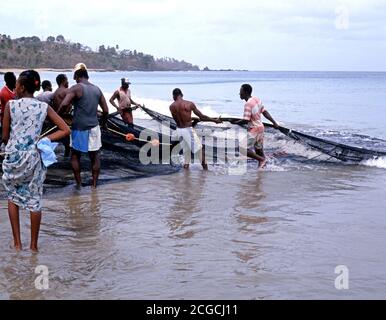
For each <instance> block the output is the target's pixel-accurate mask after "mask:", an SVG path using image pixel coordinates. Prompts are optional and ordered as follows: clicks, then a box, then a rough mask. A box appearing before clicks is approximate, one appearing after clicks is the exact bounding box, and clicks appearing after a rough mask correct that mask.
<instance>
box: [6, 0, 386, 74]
mask: <svg viewBox="0 0 386 320" xmlns="http://www.w3.org/2000/svg"><path fill="white" fill-rule="evenodd" d="M385 21H386V0H286V1H284V0H276V1H272V0H237V1H236V0H220V1H213V0H157V1H156V0H108V1H96V0H82V1H79V0H66V1H41V0H34V1H29V2H27V1H19V0H14V1H8V2H4V1H3V2H2V4H1V10H0V33H1V34H7V35H10V36H11V37H12V38H16V37H21V36H32V35H36V36H38V37H40V38H43V39H46V38H47V37H48V36H50V35H53V36H57V35H59V34H62V35H63V36H64V37H65V38H66V39H68V40H71V41H73V42H80V43H82V44H85V45H88V46H90V47H91V48H93V49H94V50H96V48H97V47H98V46H99V45H102V44H104V45H106V46H107V45H110V46H115V45H119V47H120V49H130V50H134V49H136V50H137V51H142V52H144V53H148V54H152V55H154V56H155V57H158V58H160V57H173V58H176V59H179V60H182V59H183V60H185V61H188V62H191V63H193V64H197V65H199V66H200V67H201V68H204V67H206V66H208V67H209V68H211V69H247V70H298V71H304V70H311V71H340V70H343V71H386V23H385Z"/></svg>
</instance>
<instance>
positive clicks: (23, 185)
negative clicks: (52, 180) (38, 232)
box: [3, 98, 48, 211]
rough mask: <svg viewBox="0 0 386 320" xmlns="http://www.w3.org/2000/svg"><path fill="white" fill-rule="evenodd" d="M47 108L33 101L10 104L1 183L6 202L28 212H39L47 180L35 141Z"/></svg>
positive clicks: (25, 100) (39, 132)
mask: <svg viewBox="0 0 386 320" xmlns="http://www.w3.org/2000/svg"><path fill="white" fill-rule="evenodd" d="M47 108H48V105H47V104H46V103H45V102H40V101H38V100H36V99H34V98H23V99H19V100H13V101H11V102H10V114H11V130H10V137H9V141H8V143H7V146H6V148H5V152H6V156H5V159H4V161H3V184H4V187H5V189H6V191H7V194H8V199H9V200H10V201H11V202H13V203H14V204H16V205H18V206H20V207H22V208H24V209H27V210H29V211H40V210H41V200H42V195H43V182H44V180H45V178H46V171H47V170H46V168H45V167H44V165H43V163H42V160H41V157H40V153H39V151H38V149H37V142H38V140H39V135H40V134H41V131H42V126H43V122H44V120H45V119H46V116H47Z"/></svg>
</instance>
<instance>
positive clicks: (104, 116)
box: [99, 92, 109, 127]
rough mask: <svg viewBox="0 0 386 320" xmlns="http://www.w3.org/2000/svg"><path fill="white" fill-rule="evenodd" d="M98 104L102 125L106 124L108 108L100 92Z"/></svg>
mask: <svg viewBox="0 0 386 320" xmlns="http://www.w3.org/2000/svg"><path fill="white" fill-rule="evenodd" d="M99 106H100V107H101V108H102V126H103V127H104V126H105V125H106V121H107V116H108V115H109V108H108V106H107V103H106V99H105V96H104V95H103V93H102V92H101V96H100V98H99Z"/></svg>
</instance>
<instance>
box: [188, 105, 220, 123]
mask: <svg viewBox="0 0 386 320" xmlns="http://www.w3.org/2000/svg"><path fill="white" fill-rule="evenodd" d="M192 111H193V113H194V114H195V115H196V116H197V117H198V118H199V119H200V121H205V122H214V123H222V120H221V117H218V118H210V117H208V116H206V115H204V114H203V113H202V112H201V111H200V110H198V108H197V107H196V105H195V104H194V103H192Z"/></svg>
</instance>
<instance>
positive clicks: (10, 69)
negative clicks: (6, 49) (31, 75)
mask: <svg viewBox="0 0 386 320" xmlns="http://www.w3.org/2000/svg"><path fill="white" fill-rule="evenodd" d="M24 70H27V69H25V68H0V74H4V73H6V72H15V73H21V72H23V71H24ZM33 70H35V71H37V72H63V73H64V72H73V70H72V69H55V68H35V69H33ZM88 71H91V72H116V71H117V70H108V69H88Z"/></svg>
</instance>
